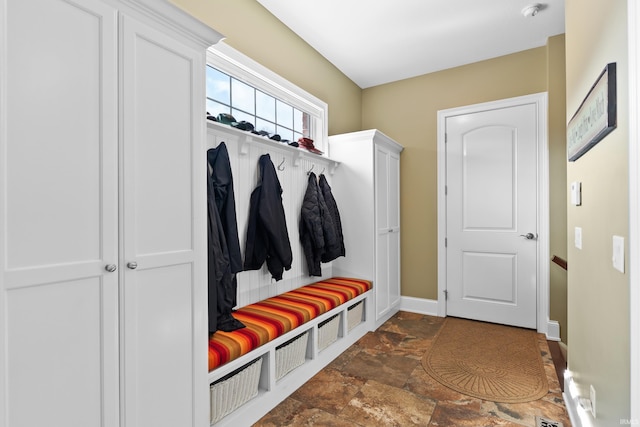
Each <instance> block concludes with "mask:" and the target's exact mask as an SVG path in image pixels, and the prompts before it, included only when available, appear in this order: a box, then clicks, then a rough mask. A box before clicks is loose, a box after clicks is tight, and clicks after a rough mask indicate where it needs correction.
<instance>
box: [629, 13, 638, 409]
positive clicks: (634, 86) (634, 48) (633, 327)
mask: <svg viewBox="0 0 640 427" xmlns="http://www.w3.org/2000/svg"><path fill="white" fill-rule="evenodd" d="M627 7H628V14H629V17H628V25H629V29H628V31H629V36H628V40H629V304H630V305H629V323H630V324H629V333H630V346H629V347H630V349H629V350H630V354H629V360H630V364H631V366H630V370H631V372H630V373H631V375H630V378H631V380H630V381H631V390H630V400H631V402H630V403H631V416H630V419H631V420H638V419H640V406H639V405H638V402H640V313H639V312H638V310H637V307H638V306H640V273H639V272H638V268H640V261H639V260H638V253H639V252H640V197H639V196H638V191H640V150H639V149H638V140H639V137H640V125H639V123H638V119H637V117H638V114H639V113H640V54H639V53H638V52H639V50H640V27H639V24H640V7H639V6H638V5H637V2H635V1H630V2H628V6H627Z"/></svg>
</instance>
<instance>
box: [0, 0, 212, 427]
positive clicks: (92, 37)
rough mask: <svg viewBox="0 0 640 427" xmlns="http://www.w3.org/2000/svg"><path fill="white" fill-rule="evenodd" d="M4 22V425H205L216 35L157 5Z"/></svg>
mask: <svg viewBox="0 0 640 427" xmlns="http://www.w3.org/2000/svg"><path fill="white" fill-rule="evenodd" d="M0 28H2V30H1V31H0V426H2V427H34V426H49V427H92V426H95V427H98V426H100V427H112V426H123V427H145V426H149V427H152V426H153V427H159V426H166V427H176V426H180V427H186V426H198V427H202V426H206V425H207V420H208V417H209V410H208V393H207V392H208V384H207V336H208V331H207V321H206V319H207V297H206V295H207V294H206V292H207V291H206V289H207V284H206V282H207V280H206V242H207V240H206V238H207V237H206V236H207V228H206V181H205V180H206V163H205V158H206V157H205V126H206V125H205V119H204V118H205V110H204V105H205V83H204V80H205V74H204V73H205V56H204V54H205V50H206V47H207V46H210V45H211V44H214V43H216V42H217V41H218V40H219V39H220V37H221V36H220V35H219V34H218V33H216V32H215V31H213V30H211V29H210V28H208V27H206V26H205V25H203V24H202V23H200V22H198V21H196V20H194V19H193V18H191V17H190V16H188V15H187V14H186V13H184V12H182V11H180V10H179V9H177V8H175V7H174V6H172V5H171V4H169V3H167V2H165V1H158V0H155V1H153V0H122V1H118V0H112V1H110V0H104V1H101V0H0Z"/></svg>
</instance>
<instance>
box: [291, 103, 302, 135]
mask: <svg viewBox="0 0 640 427" xmlns="http://www.w3.org/2000/svg"><path fill="white" fill-rule="evenodd" d="M304 128H305V127H304V122H303V121H302V111H300V110H298V109H297V108H294V109H293V130H295V131H296V132H302V131H303V130H304Z"/></svg>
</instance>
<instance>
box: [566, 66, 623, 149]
mask: <svg viewBox="0 0 640 427" xmlns="http://www.w3.org/2000/svg"><path fill="white" fill-rule="evenodd" d="M616 126H617V99H616V63H615V62H612V63H609V64H607V66H606V67H605V68H604V70H603V71H602V73H600V75H599V76H598V78H597V80H596V82H595V83H594V84H593V86H591V89H589V93H587V96H586V97H585V98H584V100H583V101H582V103H581V104H580V107H578V110H577V111H576V113H575V114H574V115H573V117H572V118H571V120H569V123H568V124H567V157H568V159H569V161H570V162H575V161H576V160H578V159H579V158H580V157H581V156H583V155H584V154H585V153H586V152H587V151H589V150H590V149H592V148H593V147H594V146H595V145H596V144H597V143H598V142H600V141H601V140H602V139H603V138H604V137H605V136H607V135H608V134H609V133H611V131H613V130H614V129H615V128H616Z"/></svg>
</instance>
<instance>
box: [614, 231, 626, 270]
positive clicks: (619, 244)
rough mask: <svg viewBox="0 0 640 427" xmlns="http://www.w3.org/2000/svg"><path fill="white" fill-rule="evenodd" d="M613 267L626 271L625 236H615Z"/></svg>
mask: <svg viewBox="0 0 640 427" xmlns="http://www.w3.org/2000/svg"><path fill="white" fill-rule="evenodd" d="M612 259H613V268H615V269H616V270H618V271H619V272H620V273H624V237H620V236H613V257H612Z"/></svg>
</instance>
